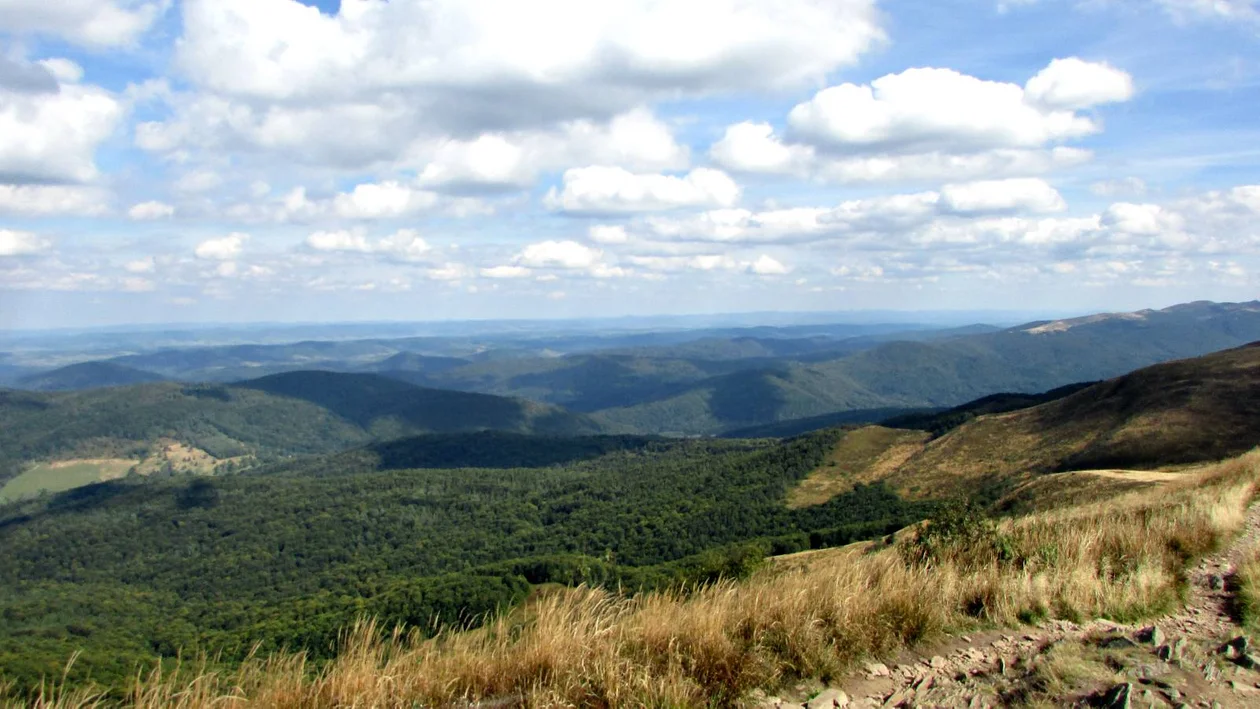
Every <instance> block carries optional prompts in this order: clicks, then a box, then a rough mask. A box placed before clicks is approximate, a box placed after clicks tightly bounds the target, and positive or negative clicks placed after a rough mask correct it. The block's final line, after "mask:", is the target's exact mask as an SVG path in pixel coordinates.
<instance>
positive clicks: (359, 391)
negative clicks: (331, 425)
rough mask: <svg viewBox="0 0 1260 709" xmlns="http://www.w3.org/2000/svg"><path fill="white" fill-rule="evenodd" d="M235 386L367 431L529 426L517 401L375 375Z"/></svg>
mask: <svg viewBox="0 0 1260 709" xmlns="http://www.w3.org/2000/svg"><path fill="white" fill-rule="evenodd" d="M234 386H236V387H239V388H242V389H254V390H257V391H262V392H266V393H268V394H273V395H276V396H287V397H290V398H294V399H301V400H303V401H307V402H310V403H312V404H315V405H316V406H319V407H321V408H324V409H327V410H328V411H331V412H332V413H334V414H336V415H338V416H340V417H341V418H343V419H346V420H347V421H351V422H353V423H355V424H357V425H359V426H361V427H363V428H365V429H367V428H370V427H371V426H372V424H373V423H374V422H375V421H378V420H382V419H389V418H394V419H397V420H399V421H402V422H403V423H406V424H409V425H411V426H415V427H417V428H421V429H430V430H435V431H456V430H476V429H487V428H493V429H505V430H524V429H526V428H527V427H528V426H529V417H528V412H527V411H526V409H525V404H524V403H523V402H521V401H518V400H515V399H507V398H504V397H497V396H490V395H487V394H472V393H468V392H457V391H448V390H444V389H424V388H421V387H418V386H415V385H412V384H408V383H406V382H403V381H400V380H397V379H391V378H389V377H383V376H380V375H377V374H345V373H339V372H322V371H304V372H290V373H287V374H278V375H274V376H269V377H263V378H261V379H255V380H252V381H248V382H241V383H239V384H236V385H234Z"/></svg>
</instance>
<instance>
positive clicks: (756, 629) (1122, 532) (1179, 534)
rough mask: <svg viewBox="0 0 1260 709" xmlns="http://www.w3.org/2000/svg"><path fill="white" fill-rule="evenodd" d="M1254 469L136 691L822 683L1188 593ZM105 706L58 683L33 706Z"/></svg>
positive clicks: (444, 690) (661, 702)
mask: <svg viewBox="0 0 1260 709" xmlns="http://www.w3.org/2000/svg"><path fill="white" fill-rule="evenodd" d="M1258 479H1260V453H1251V454H1248V455H1246V456H1243V457H1242V458H1239V459H1236V460H1233V461H1229V462H1226V463H1223V464H1221V465H1218V466H1215V467H1213V468H1211V469H1209V470H1206V471H1205V472H1203V473H1200V474H1197V475H1193V476H1188V478H1187V479H1186V480H1184V481H1179V482H1174V483H1170V484H1168V485H1166V486H1163V487H1160V488H1158V489H1156V490H1154V491H1140V492H1136V493H1130V494H1127V495H1123V496H1121V497H1118V498H1114V499H1110V500H1106V501H1103V502H1098V503H1094V504H1088V505H1084V506H1080V507H1076V508H1072V509H1065V510H1059V511H1053V512H1046V513H1040V514H1037V515H1033V516H1029V517H1025V518H1019V519H1014V520H1010V521H1007V522H1005V523H1002V524H1000V525H998V526H997V527H996V528H991V531H992V532H993V537H992V538H986V539H982V540H980V541H979V542H967V543H958V544H954V545H953V546H950V545H948V544H946V546H944V547H941V549H942V550H943V551H942V553H941V554H940V555H938V556H937V557H935V558H934V560H933V561H932V562H931V563H907V561H905V559H906V558H908V557H907V555H905V554H903V553H899V551H898V548H896V547H872V548H871V549H869V550H868V551H867V553H863V552H862V550H860V549H851V550H849V551H848V552H847V553H843V554H836V555H829V556H821V557H817V558H816V559H817V560H816V561H808V560H807V561H806V562H805V563H800V564H793V565H789V566H783V565H777V566H771V567H769V568H768V569H767V570H766V571H765V572H763V573H761V574H760V575H757V576H754V577H753V578H752V579H750V580H749V581H746V582H744V583H719V584H716V585H714V586H710V587H707V588H704V589H700V590H696V591H694V592H692V593H690V594H682V593H658V594H645V595H641V596H637V597H630V598H627V597H622V596H619V595H617V594H614V593H611V592H608V591H603V590H597V589H587V588H579V589H573V590H567V591H564V592H560V593H556V594H553V595H550V596H547V597H544V598H541V599H539V600H538V601H537V602H536V603H534V604H532V605H531V606H530V608H529V611H528V613H518V614H512V615H508V616H505V617H502V618H499V619H497V620H493V621H491V622H490V623H488V624H487V625H486V626H484V627H483V628H481V629H479V630H476V631H471V632H465V633H452V634H448V635H444V636H441V637H438V638H436V639H431V640H421V639H418V638H415V637H407V636H404V635H402V634H399V633H395V634H394V635H392V636H387V637H384V638H382V637H381V633H379V632H378V629H377V628H375V627H374V626H373V625H372V624H370V623H366V624H361V625H359V626H358V627H356V628H354V629H353V630H351V631H350V632H349V633H348V634H347V637H346V639H345V645H344V650H343V652H342V654H341V656H340V657H339V658H338V659H337V660H335V661H333V662H331V663H330V664H328V665H327V666H326V667H323V668H320V669H318V670H317V669H315V668H313V667H311V666H309V665H308V664H307V663H306V662H305V660H304V659H303V658H302V657H300V656H280V657H274V658H268V659H258V660H254V661H250V662H247V663H245V664H244V666H243V667H241V668H240V670H239V671H237V672H235V673H234V674H230V675H219V674H213V673H206V672H204V671H202V670H201V669H199V668H196V667H193V668H189V669H185V670H183V671H177V672H174V673H168V674H166V675H153V676H150V677H147V678H142V679H140V680H139V681H138V682H137V687H136V689H135V690H134V692H133V693H132V695H131V696H130V697H129V698H128V699H127V700H126V702H125V705H126V706H131V707H145V708H147V707H186V708H188V709H200V708H202V707H211V706H214V707H293V708H294V709H297V708H298V707H302V708H312V709H314V708H322V707H413V706H437V705H447V704H449V703H453V702H462V701H466V700H477V699H484V698H499V699H505V700H507V701H508V702H509V703H511V704H520V705H523V706H531V707H544V706H546V707H550V706H593V707H628V706H672V707H691V706H696V707H699V706H729V705H733V704H738V703H739V702H740V701H741V698H742V697H744V696H746V694H747V693H748V692H749V690H751V689H753V688H757V687H761V688H767V689H774V688H776V687H778V686H781V685H783V684H784V683H787V682H791V681H793V680H794V679H796V678H800V677H804V678H819V679H821V680H823V681H827V680H828V679H829V678H831V677H834V676H835V675H837V674H839V673H841V672H844V671H845V670H846V669H848V668H850V667H851V666H852V665H853V663H855V662H856V661H858V660H860V659H861V658H864V657H870V656H876V657H878V656H886V655H888V654H889V653H891V652H892V651H894V650H896V649H897V648H899V647H902V646H905V645H908V644H914V643H916V642H918V641H921V640H923V639H925V638H930V637H932V636H934V635H937V634H939V633H941V632H942V631H944V630H946V629H950V628H965V627H972V626H976V625H978V624H984V623H993V624H997V625H1004V626H1005V625H1015V624H1018V623H1019V622H1020V621H1021V619H1029V618H1037V617H1041V616H1044V615H1052V616H1060V617H1068V618H1086V617H1099V616H1106V617H1111V618H1115V619H1136V618H1139V617H1149V616H1152V615H1157V614H1159V613H1162V612H1164V611H1166V610H1168V609H1169V608H1170V607H1172V606H1173V605H1175V604H1176V602H1177V600H1178V594H1179V593H1180V592H1181V591H1182V590H1184V572H1185V569H1186V568H1187V566H1188V564H1189V563H1190V562H1191V560H1193V559H1195V558H1196V557H1198V556H1200V555H1203V554H1205V553H1208V552H1210V551H1211V550H1213V549H1215V548H1217V547H1219V546H1220V545H1221V544H1222V543H1223V542H1224V541H1225V540H1226V539H1227V538H1228V537H1230V536H1231V535H1233V534H1234V533H1236V532H1237V531H1238V529H1239V528H1240V527H1241V525H1242V523H1243V520H1244V515H1245V513H1246V509H1247V507H1248V505H1249V503H1250V501H1251V499H1252V497H1253V496H1254V494H1255V492H1256V485H1257V480H1258ZM914 534H915V531H914V530H907V531H904V532H903V533H902V536H903V537H905V538H906V539H907V540H909V539H911V538H912V535H914ZM994 539H997V540H999V541H1000V544H997V545H996V547H995V545H994V544H993V541H994ZM905 543H909V542H903V545H904V544H905ZM1075 662H1076V660H1075V659H1073V658H1066V657H1065V658H1064V659H1063V663H1062V664H1061V665H1056V666H1055V669H1053V672H1054V673H1055V676H1058V675H1063V677H1059V679H1060V680H1062V681H1069V680H1070V679H1071V678H1070V677H1068V675H1071V674H1072V673H1073V672H1076V671H1077V669H1079V668H1077V669H1074V668H1073V663H1075ZM1081 671H1092V669H1090V670H1081ZM92 705H93V699H92V698H91V697H89V696H86V695H76V694H72V695H65V696H63V695H60V694H57V693H55V692H53V693H51V694H49V695H48V697H46V698H45V699H43V700H38V701H36V702H35V703H34V704H33V705H32V706H38V707H41V708H42V707H50V708H51V707H80V706H92Z"/></svg>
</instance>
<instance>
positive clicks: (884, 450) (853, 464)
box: [788, 426, 929, 509]
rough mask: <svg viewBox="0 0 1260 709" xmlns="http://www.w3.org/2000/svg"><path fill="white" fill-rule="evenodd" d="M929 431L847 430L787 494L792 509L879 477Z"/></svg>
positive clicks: (910, 453) (917, 448) (904, 457)
mask: <svg viewBox="0 0 1260 709" xmlns="http://www.w3.org/2000/svg"><path fill="white" fill-rule="evenodd" d="M928 437H929V434H928V433H927V432H925V431H902V430H897V429H892V428H884V427H882V426H866V427H864V428H860V429H857V430H855V431H849V432H848V433H846V434H844V437H843V438H841V439H840V441H839V442H838V443H836V447H835V449H833V450H832V451H831V453H830V454H829V455H828V456H827V460H826V461H824V462H823V464H822V465H821V466H819V468H818V469H817V470H815V471H813V472H812V473H810V474H809V475H808V476H807V477H806V478H805V479H804V480H802V481H801V483H800V484H799V485H797V486H796V487H795V488H793V489H792V491H791V492H789V493H788V507H791V508H793V509H796V508H801V507H809V506H811V505H821V504H823V503H825V502H827V501H828V500H830V499H831V498H833V497H835V496H837V495H842V494H844V493H846V492H848V491H849V490H852V489H853V485H854V484H855V483H860V482H864V483H870V482H875V481H877V480H882V479H884V478H885V477H887V476H888V475H889V474H891V473H892V472H893V471H894V470H896V469H897V468H898V467H899V466H900V465H901V464H902V463H905V462H906V461H907V460H909V459H910V457H911V456H913V455H914V454H915V453H918V452H919V451H921V450H922V449H923V446H924V445H925V444H926V443H927V441H928Z"/></svg>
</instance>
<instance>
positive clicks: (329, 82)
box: [0, 0, 1260, 329]
mask: <svg viewBox="0 0 1260 709" xmlns="http://www.w3.org/2000/svg"><path fill="white" fill-rule="evenodd" d="M1257 115H1260V0H883V1H878V0H688V2H673V1H670V0H601V2H590V1H589V0H534V1H533V2H519V0H302V1H299V0H175V1H172V0H57V1H56V2H49V0H0V328H3V329H19V328H39V327H73V326H85V325H113V324H119V323H152V322H184V323H188V322H251V321H302V322H319V321H348V320H446V319H462V318H565V317H590V316H600V315H608V316H620V315H629V314H672V313H720V312H747V311H776V310H782V311H815V310H818V311H839V310H862V309H892V310H952V309H958V310H969V309H970V310H977V309H979V310H1038V311H1056V310H1058V311H1063V312H1086V311H1104V310H1130V309H1139V308H1144V307H1163V306H1167V305H1171V304H1174V303H1178V302H1186V301H1191V300H1202V299H1209V300H1221V301H1239V300H1251V299H1254V298H1255V297H1256V292H1257V286H1258V285H1260V279H1258V278H1257V275H1256V273H1257V267H1258V266H1260V218H1258V217H1260V121H1258V120H1257V119H1256V116H1257Z"/></svg>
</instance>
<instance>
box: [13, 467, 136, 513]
mask: <svg viewBox="0 0 1260 709" xmlns="http://www.w3.org/2000/svg"><path fill="white" fill-rule="evenodd" d="M135 464H136V461H134V460H121V459H108V460H84V461H63V462H59V463H37V464H36V465H34V466H33V467H31V468H29V469H28V470H26V471H24V472H23V473H22V474H21V475H19V476H17V477H16V478H13V479H12V480H10V481H9V482H7V483H5V485H4V487H0V503H5V502H12V501H14V500H18V499H21V498H23V497H30V496H32V495H38V494H39V493H40V491H42V490H47V491H48V492H62V491H64V490H72V489H74V488H76V487H83V486H84V485H91V484H92V483H95V482H101V481H102V480H114V479H116V478H121V477H123V476H124V475H126V474H127V471H128V470H130V469H131V467H132V466H133V465H135Z"/></svg>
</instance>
